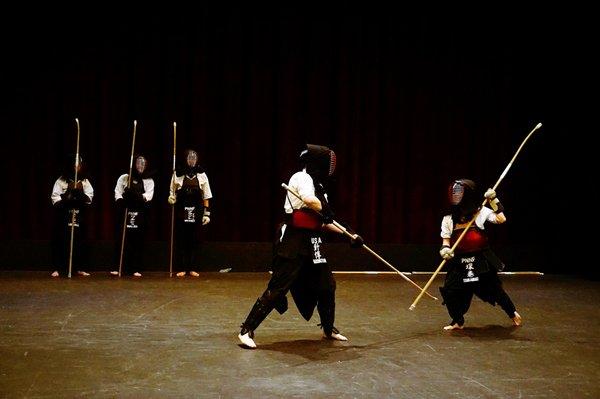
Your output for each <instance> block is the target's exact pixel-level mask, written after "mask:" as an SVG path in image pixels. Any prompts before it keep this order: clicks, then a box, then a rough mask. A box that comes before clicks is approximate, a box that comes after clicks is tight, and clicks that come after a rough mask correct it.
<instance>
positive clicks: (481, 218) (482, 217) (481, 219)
mask: <svg viewBox="0 0 600 399" xmlns="http://www.w3.org/2000/svg"><path fill="white" fill-rule="evenodd" d="M485 222H490V223H494V224H498V222H497V221H496V214H495V213H494V211H492V210H491V209H490V208H487V207H485V206H484V207H483V208H481V210H480V211H479V215H477V219H475V224H476V225H477V227H479V228H480V229H481V230H484V229H485V226H484V225H485Z"/></svg>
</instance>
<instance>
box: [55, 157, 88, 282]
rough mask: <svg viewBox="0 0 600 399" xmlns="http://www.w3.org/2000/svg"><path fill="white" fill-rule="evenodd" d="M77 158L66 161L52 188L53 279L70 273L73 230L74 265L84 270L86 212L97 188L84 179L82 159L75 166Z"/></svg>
mask: <svg viewBox="0 0 600 399" xmlns="http://www.w3.org/2000/svg"><path fill="white" fill-rule="evenodd" d="M74 159H75V156H74V155H69V156H67V157H66V158H65V160H64V164H63V168H62V172H61V175H60V177H59V178H58V179H56V182H55V183H54V186H53V188H52V194H51V196H50V200H51V201H52V205H53V207H54V209H55V222H54V232H53V236H52V241H53V243H52V253H53V262H54V265H55V267H56V270H55V271H54V272H53V273H52V277H58V276H60V275H63V276H67V275H68V272H69V245H70V239H71V229H73V255H72V256H73V258H72V261H73V264H74V265H75V267H81V258H82V257H81V241H82V237H83V236H84V234H82V229H84V228H85V226H83V223H84V217H83V216H84V212H85V209H86V208H87V207H88V206H89V205H91V203H92V199H93V198H94V188H93V187H92V184H91V183H90V181H89V180H88V178H87V177H86V175H85V168H84V165H83V160H82V159H81V157H79V160H78V162H77V163H76V164H77V166H75V163H74ZM75 168H77V175H78V176H77V181H76V182H75V181H74V176H75ZM77 274H79V275H80V276H89V273H87V272H85V271H83V270H78V271H77Z"/></svg>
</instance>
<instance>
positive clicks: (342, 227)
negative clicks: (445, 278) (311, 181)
mask: <svg viewBox="0 0 600 399" xmlns="http://www.w3.org/2000/svg"><path fill="white" fill-rule="evenodd" d="M281 187H283V188H285V189H286V190H287V191H289V192H290V193H292V194H293V195H294V196H295V197H296V198H298V199H299V200H300V201H302V203H304V205H306V203H305V202H304V200H303V199H302V198H301V197H300V195H298V193H296V191H294V190H293V189H292V188H291V187H289V186H288V185H287V184H285V183H281ZM307 206H308V205H307ZM311 209H312V208H311ZM313 210H314V209H313ZM315 212H317V211H315ZM317 213H319V212H317ZM319 214H320V213H319ZM331 223H332V224H333V225H334V226H335V227H337V228H338V229H340V230H341V231H342V233H343V234H344V235H345V236H347V237H349V238H354V236H353V235H352V234H350V232H348V230H347V229H346V228H345V227H344V226H342V225H341V224H339V223H338V222H336V221H335V220H333V221H332V222H331ZM362 247H363V248H364V249H366V250H367V251H368V252H369V253H370V254H371V255H373V256H374V257H376V258H377V259H379V260H380V261H381V262H383V263H384V264H385V265H386V266H387V267H389V268H390V269H392V270H393V271H395V272H396V273H398V274H399V275H400V277H402V278H403V279H405V280H406V281H408V282H409V283H411V284H412V285H414V286H415V287H417V288H418V289H419V291H421V294H422V293H425V294H427V295H428V296H429V297H431V298H432V299H434V300H436V301H437V298H436V297H434V296H433V295H431V294H429V293H428V292H425V291H423V288H421V287H419V285H418V284H417V283H415V282H414V281H412V280H411V279H409V278H408V277H406V275H405V274H404V273H402V272H401V271H400V270H398V269H396V268H395V267H394V266H392V265H391V264H390V263H389V262H388V261H386V260H385V259H383V258H382V257H381V256H379V255H378V254H377V253H376V252H375V251H373V250H372V249H371V248H369V247H368V246H366V245H365V244H364V243H363V244H362Z"/></svg>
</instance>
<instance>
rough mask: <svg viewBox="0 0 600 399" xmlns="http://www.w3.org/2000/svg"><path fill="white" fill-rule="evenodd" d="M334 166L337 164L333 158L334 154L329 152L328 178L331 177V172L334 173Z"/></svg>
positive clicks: (334, 157)
mask: <svg viewBox="0 0 600 399" xmlns="http://www.w3.org/2000/svg"><path fill="white" fill-rule="evenodd" d="M336 164H337V158H336V156H335V152H333V151H332V150H330V151H329V177H331V176H333V172H335V166H336Z"/></svg>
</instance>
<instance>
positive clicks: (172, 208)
mask: <svg viewBox="0 0 600 399" xmlns="http://www.w3.org/2000/svg"><path fill="white" fill-rule="evenodd" d="M176 149H177V122H173V176H172V182H171V184H175V159H176V156H175V152H176ZM173 191H175V190H173ZM174 232H175V204H171V242H170V245H169V277H173V238H174Z"/></svg>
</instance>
